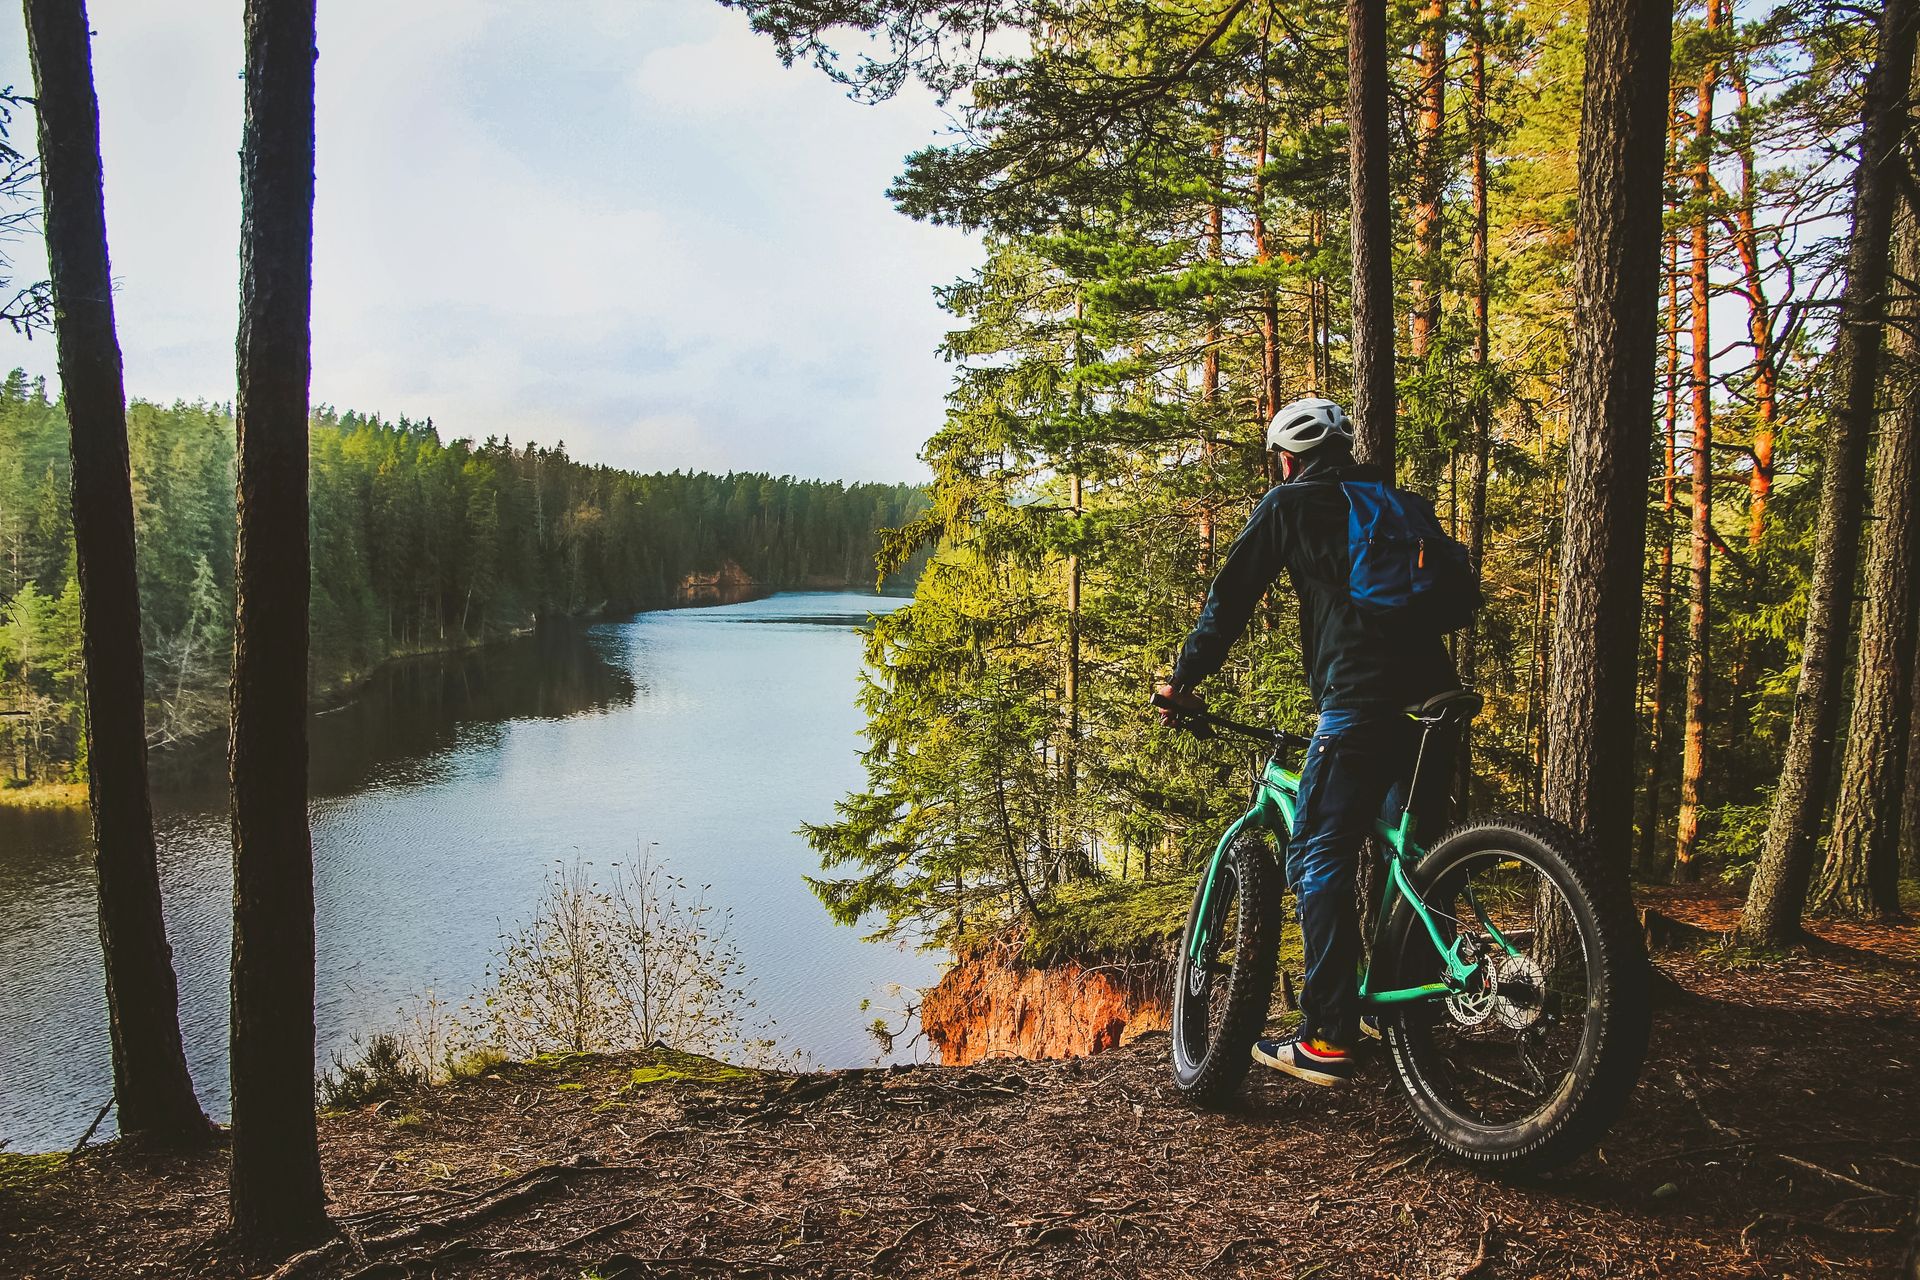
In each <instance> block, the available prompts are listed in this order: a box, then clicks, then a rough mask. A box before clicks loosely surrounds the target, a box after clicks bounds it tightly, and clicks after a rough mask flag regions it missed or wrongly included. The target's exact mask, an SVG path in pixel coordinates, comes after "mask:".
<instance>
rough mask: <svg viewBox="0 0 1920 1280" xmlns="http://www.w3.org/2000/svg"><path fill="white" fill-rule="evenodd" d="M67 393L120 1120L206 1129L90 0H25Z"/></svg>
mask: <svg viewBox="0 0 1920 1280" xmlns="http://www.w3.org/2000/svg"><path fill="white" fill-rule="evenodd" d="M26 26H27V45H28V52H29V55H30V57H31V59H32V63H33V82H34V100H35V113H36V115H37V116H38V117H39V125H40V166H41V182H42V185H43V188H44V191H45V199H44V218H45V226H46V246H47V266H48V271H49V274H50V277H51V283H52V288H53V327H54V341H55V345H56V346H57V348H58V354H59V360H60V386H61V403H62V405H63V407H64V408H65V409H66V414H67V423H68V426H69V428H70V431H71V436H70V439H71V448H72V456H73V499H72V500H73V541H74V551H75V561H76V567H77V574H78V578H79V583H80V619H81V643H82V646H83V652H84V654H85V664H86V671H85V689H86V702H87V803H88V806H89V808H90V809H91V810H92V815H93V834H94V846H95V850H96V852H95V856H94V868H95V871H96V872H97V876H98V880H99V923H100V950H101V954H102V956H103V957H104V959H105V961H106V980H107V1028H108V1034H109V1040H110V1042H111V1044H112V1046H113V1096H114V1101H115V1102H116V1103H117V1105H118V1107H119V1122H120V1132H121V1133H122V1134H123V1135H125V1136H127V1137H129V1138H136V1139H142V1140H146V1141H149V1142H153V1143H159V1144H169V1145H171V1144H182V1143H191V1142H200V1141H204V1140H206V1139H207V1138H208V1137H209V1136H210V1134H211V1132H212V1128H211V1126H210V1125H209V1124H208V1123H207V1118H206V1116H205V1115H204V1114H203V1113H202V1112H201V1110H200V1104H199V1102H198V1101H197V1100H195V1098H194V1096H193V1081H192V1080H191V1079H190V1078H189V1077H188V1074H187V1059H186V1053H185V1051H184V1050H183V1049H182V1046H181V1041H180V1014H179V1003H180V1001H179V989H178V986H177V984H176V982H175V978H174V972H173V952H172V950H171V949H170V948H169V947H168V946H167V930H166V921H165V919H164V918H163V916H162V914H161V904H160V874H159V869H158V867H157V865H156V863H155V851H154V841H153V809H152V804H151V801H150V799H149V796H148V792H147V728H146V655H145V652H144V650H143V648H142V645H141V639H140V584H139V581H138V576H137V574H136V571H135V563H134V533H133V485H132V476H131V472H130V469H129V464H128V455H127V418H126V391H125V384H124V381H123V377H122V372H121V364H120V341H119V338H118V336H117V334H116V332H115V329H114V318H113V287H112V280H113V273H112V271H111V269H110V267H109V265H108V257H107V222H106V205H105V201H104V199H103V197H102V192H101V170H100V111H99V105H98V102H97V101H96V99H95V97H94V90H93V53H92V49H91V47H90V45H89V37H88V29H87V12H86V6H85V5H84V4H83V3H82V0H26Z"/></svg>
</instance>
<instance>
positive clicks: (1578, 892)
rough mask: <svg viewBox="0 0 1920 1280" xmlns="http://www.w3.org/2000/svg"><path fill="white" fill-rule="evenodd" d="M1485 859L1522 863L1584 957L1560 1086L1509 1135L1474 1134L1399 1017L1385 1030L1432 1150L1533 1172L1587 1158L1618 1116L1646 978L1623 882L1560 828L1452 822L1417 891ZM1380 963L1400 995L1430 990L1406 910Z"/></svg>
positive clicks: (1403, 907)
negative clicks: (1559, 903) (1564, 914)
mask: <svg viewBox="0 0 1920 1280" xmlns="http://www.w3.org/2000/svg"><path fill="white" fill-rule="evenodd" d="M1489 852H1507V853H1512V854H1516V855H1519V856H1520V857H1521V858H1523V859H1524V860H1526V861H1528V862H1531V863H1532V864H1533V865H1534V867H1535V868H1536V870H1538V871H1539V872H1540V873H1541V874H1543V875H1544V876H1545V877H1546V879H1547V880H1549V881H1550V882H1551V883H1552V884H1553V885H1554V887H1555V888H1556V889H1558V890H1559V893H1560V895H1561V897H1563V898H1564V899H1565V900H1566V902H1567V903H1568V904H1569V906H1570V908H1571V913H1572V915H1573V918H1574V922H1575V925H1576V927H1577V929H1578V931H1579V933H1580V936H1581V941H1582V943H1583V944H1584V946H1585V949H1586V957H1587V962H1586V963H1587V983H1588V1000H1587V1009H1586V1012H1585V1026H1584V1029H1583V1034H1582V1039H1581V1044H1580V1048H1579V1050H1578V1051H1577V1053H1576V1055H1575V1057H1574V1062H1573V1066H1572V1068H1571V1069H1570V1071H1569V1072H1568V1077H1569V1079H1568V1082H1567V1083H1566V1084H1565V1085H1563V1086H1562V1087H1561V1090H1560V1093H1559V1096H1557V1097H1556V1098H1555V1099H1554V1100H1553V1101H1551V1102H1549V1103H1548V1104H1547V1106H1546V1107H1545V1108H1544V1109H1543V1110H1541V1111H1539V1112H1537V1113H1535V1114H1534V1115H1531V1116H1528V1117H1526V1118H1525V1119H1523V1120H1520V1121H1518V1122H1516V1123H1514V1124H1510V1125H1486V1124H1477V1123H1474V1122H1473V1121H1472V1120H1471V1119H1470V1118H1468V1117H1464V1116H1462V1115H1460V1114H1458V1113H1457V1112H1455V1111H1454V1110H1452V1109H1450V1108H1449V1107H1448V1106H1447V1105H1446V1103H1445V1101H1444V1100H1443V1099H1442V1098H1441V1097H1440V1096H1438V1093H1439V1091H1438V1090H1437V1089H1436V1088H1435V1087H1433V1086H1432V1085H1431V1084H1430V1083H1429V1072H1428V1070H1427V1067H1428V1066H1429V1064H1428V1063H1425V1062H1423V1061H1422V1052H1423V1050H1422V1041H1421V1039H1420V1037H1419V1036H1417V1035H1414V1034H1411V1033H1410V1032H1409V1029H1408V1026H1407V1024H1406V1023H1405V1022H1403V1021H1402V1020H1401V1019H1400V1018H1399V1017H1389V1018H1387V1019H1386V1020H1385V1025H1384V1027H1383V1030H1384V1032H1385V1039H1386V1043H1387V1049H1388V1053H1389V1055H1390V1057H1391V1059H1392V1061H1393V1065H1394V1071H1395V1073H1396V1074H1397V1075H1398V1076H1399V1078H1400V1082H1401V1084H1402V1086H1403V1087H1405V1089H1406V1091H1407V1094H1408V1097H1409V1099H1410V1100H1411V1102H1412V1104H1413V1113H1414V1117H1415V1119H1416V1120H1417V1121H1418V1122H1419V1124H1420V1127H1421V1128H1423V1129H1424V1130H1426V1132H1427V1133H1428V1135H1429V1136H1431V1137H1432V1138H1433V1140H1434V1141H1435V1142H1437V1143H1439V1144H1440V1146H1441V1147H1443V1148H1444V1149H1445V1150H1447V1151H1448V1152H1449V1153H1451V1154H1452V1155H1454V1156H1456V1157H1458V1158H1459V1159H1462V1160H1465V1161H1468V1162H1470V1163H1473V1164H1476V1165H1482V1166H1491V1167H1494V1168H1498V1169H1502V1170H1506V1171H1511V1172H1514V1173H1538V1172H1543V1171H1546V1170H1549V1169H1552V1168H1555V1167H1557V1166H1560V1165H1563V1164H1566V1163H1568V1162H1569V1161H1571V1160H1574V1159H1577V1158H1578V1157H1579V1156H1580V1155H1582V1154H1583V1153H1585V1152H1586V1151H1588V1150H1590V1149H1591V1148H1592V1147H1593V1146H1594V1145H1595V1144H1596V1143H1598V1142H1599V1141H1600V1139H1601V1138H1602V1137H1603V1136H1604V1135H1605V1133H1606V1131H1607V1129H1608V1127H1609V1126H1610V1125H1612V1124H1613V1122H1614V1121H1615V1120H1616V1119H1618V1118H1619V1115H1620V1113H1621V1111H1622V1110H1623V1109H1624V1108H1625V1106H1626V1103H1627V1099H1628V1097H1629V1095H1630V1094H1631V1093H1632V1092H1633V1087H1634V1084H1635V1083H1636V1082H1637V1081H1638V1080H1639V1078H1640V1071H1641V1068H1642V1066H1643V1065H1644V1063H1645V1061H1646V1053H1647V1039H1648V1034H1649V1031H1650V1027H1651V1016H1650V1010H1649V1001H1648V979H1649V968H1648V963H1647V956H1646V950H1645V946H1644V941H1643V939H1642V937H1641V934H1640V931H1639V929H1638V928H1637V927H1636V922H1635V920H1634V916H1633V908H1632V903H1631V901H1630V899H1629V897H1628V894H1627V889H1626V886H1625V884H1624V883H1622V882H1621V881H1622V877H1621V876H1620V875H1619V874H1618V873H1615V872H1610V871H1609V870H1607V869H1606V868H1604V867H1603V865H1602V862H1601V859H1600V857H1599V856H1598V854H1597V852H1596V851H1595V850H1594V848H1593V846H1592V845H1591V844H1590V843H1589V842H1588V841H1587V840H1586V839H1585V838H1584V837H1582V836H1580V835H1578V834H1576V833H1575V832H1574V831H1572V830H1571V829H1569V828H1567V827H1565V826H1563V825H1561V824H1559V823H1556V822H1551V821H1548V820H1547V819H1544V818H1538V817H1532V816H1520V815H1508V814H1501V815H1493V816H1488V817H1483V818H1475V819H1471V820H1468V821H1466V822H1463V823H1460V824H1459V825H1457V826H1455V827H1453V828H1452V829H1451V830H1450V831H1448V832H1447V833H1446V834H1445V835H1444V836H1442V837H1441V838H1440V840H1439V841H1438V842H1436V843H1435V844H1434V846H1433V850H1432V852H1430V853H1429V854H1428V855H1427V856H1426V857H1425V858H1424V859H1422V860H1421V862H1420V865H1419V866H1418V867H1417V868H1416V869H1415V870H1414V872H1413V877H1412V878H1413V881H1414V884H1415V885H1416V886H1417V887H1418V888H1419V889H1420V890H1421V891H1422V893H1423V894H1424V893H1425V892H1426V891H1427V889H1428V888H1429V887H1430V886H1433V885H1435V884H1438V883H1441V882H1442V881H1444V880H1445V879H1446V877H1447V876H1448V875H1449V873H1451V872H1455V871H1457V870H1459V869H1460V868H1461V867H1462V866H1463V865H1466V864H1468V863H1470V862H1471V860H1472V859H1473V858H1474V857H1475V856H1476V855H1484V854H1487V853H1489ZM1385 953H1386V955H1387V956H1388V957H1393V958H1396V959H1397V961H1398V963H1397V965H1396V967H1395V972H1396V973H1397V974H1398V975H1399V983H1400V984H1407V985H1411V984H1413V983H1416V982H1423V981H1430V980H1432V977H1433V974H1432V968H1433V963H1434V954H1433V944H1432V942H1431V940H1430V939H1429V938H1428V937H1427V934H1426V929H1425V927H1424V926H1423V925H1422V924H1421V923H1420V920H1419V918H1418V917H1417V916H1416V915H1415V914H1414V912H1413V909H1412V908H1411V907H1410V906H1408V905H1407V903H1406V902H1405V901H1404V900H1403V901H1402V902H1401V903H1400V904H1399V906H1398V907H1397V908H1396V909H1395V913H1394V917H1393V921H1392V923H1391V925H1390V928H1389V932H1388V934H1387V946H1386V949H1385Z"/></svg>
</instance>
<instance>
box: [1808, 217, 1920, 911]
mask: <svg viewBox="0 0 1920 1280" xmlns="http://www.w3.org/2000/svg"><path fill="white" fill-rule="evenodd" d="M1914 215H1915V210H1914V205H1913V202H1912V200H1911V198H1910V197H1909V198H1907V199H1903V200H1902V201H1901V206H1900V211H1899V214H1898V220H1897V226H1896V229H1895V233H1894V250H1893V274H1894V279H1895V281H1896V282H1898V283H1896V286H1895V291H1894V297H1893V299H1891V300H1890V301H1889V305H1888V316H1887V319H1888V324H1887V339H1886V341H1887V356H1888V361H1887V363H1888V365H1889V372H1890V374H1891V379H1890V381H1891V382H1892V384H1893V387H1894V395H1893V396H1892V397H1891V402H1892V404H1893V409H1892V410H1891V411H1890V412H1889V413H1888V414H1887V415H1886V417H1885V418H1884V419H1883V427H1882V430H1881V432H1880V444H1879V448H1878V450H1877V451H1876V453H1875V455H1874V464H1873V515H1874V519H1873V521H1872V523H1871V528H1872V541H1871V548H1870V550H1869V551H1868V553H1867V581H1866V604H1865V607H1864V608H1863V610H1862V612H1861V616H1860V644H1859V653H1858V657H1857V658H1856V664H1857V673H1856V674H1855V676H1854V686H1853V712H1852V718H1851V720H1850V721H1849V722H1848V725H1847V736H1846V750H1845V752H1844V754H1843V755H1842V757H1841V762H1840V800H1839V804H1838V807H1837V808H1836V809H1835V810H1834V815H1833V836H1832V839H1831V840H1830V841H1829V842H1828V846H1827V861H1826V869H1825V871H1824V873H1823V874H1822V876H1821V883H1820V892H1819V894H1818V901H1817V904H1816V905H1817V907H1818V908H1819V909H1820V910H1821V911H1824V912H1827V913H1830V914H1834V915H1845V916H1855V917H1867V916H1876V917H1879V918H1881V919H1895V918H1898V917H1899V915H1900V914H1901V912H1900V808H1901V803H1902V801H1903V800H1904V799H1905V798H1906V797H1905V791H1906V772H1907V759H1906V753H1907V738H1908V732H1909V721H1910V720H1911V718H1912V710H1913V704H1912V699H1913V678H1914V607H1915V604H1916V597H1920V591H1916V583H1915V581H1914V573H1915V561H1916V559H1920V500H1916V494H1915V493H1914V486H1915V485H1917V484H1920V386H1917V385H1916V381H1915V378H1914V374H1915V372H1916V371H1920V358H1917V357H1920V340H1916V337H1915V328H1914V326H1915V325H1916V323H1920V311H1917V310H1916V308H1915V307H1914V305H1913V302H1914V298H1913V293H1912V283H1911V282H1913V281H1915V280H1920V225H1916V222H1915V216H1914Z"/></svg>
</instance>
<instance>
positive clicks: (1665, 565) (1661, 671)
mask: <svg viewBox="0 0 1920 1280" xmlns="http://www.w3.org/2000/svg"><path fill="white" fill-rule="evenodd" d="M1666 330H1667V342H1666V363H1665V372H1664V375H1663V376H1664V379H1665V386H1664V389H1663V393H1662V394H1663V396H1664V402H1665V410H1664V412H1663V413H1662V415H1661V420H1660V441H1661V477H1662V479H1661V488H1660V570H1659V576H1658V577H1657V578H1656V579H1655V581H1654V624H1653V625H1654V631H1653V678H1652V691H1651V697H1650V698H1649V702H1650V704H1651V705H1650V706H1649V707H1648V711H1647V737H1648V741H1647V820H1646V823H1645V825H1643V826H1642V827H1641V828H1640V855H1639V864H1640V866H1641V868H1642V869H1643V870H1651V868H1652V863H1653V846H1654V842H1655V841H1656V840H1657V839H1658V835H1659V831H1660V793H1661V792H1662V791H1663V790H1664V788H1663V787H1662V785H1661V783H1662V781H1663V779H1664V778H1665V777H1666V769H1665V767H1664V766H1665V764H1666V761H1665V758H1664V757H1665V755H1666V745H1667V668H1668V666H1669V665H1670V664H1669V659H1668V652H1667V650H1668V647H1669V641H1670V638H1671V632H1672V630H1673V525H1674V511H1675V509H1676V508H1677V507H1678V506H1679V487H1680V477H1679V474H1678V473H1679V466H1680V456H1679V455H1680V449H1679V438H1678V436H1679V429H1680V241H1679V239H1678V237H1675V236H1669V237H1667V323H1666Z"/></svg>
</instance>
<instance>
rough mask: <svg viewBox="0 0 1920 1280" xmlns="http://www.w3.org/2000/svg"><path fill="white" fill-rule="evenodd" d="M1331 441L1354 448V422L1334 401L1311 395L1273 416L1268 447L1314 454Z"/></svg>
mask: <svg viewBox="0 0 1920 1280" xmlns="http://www.w3.org/2000/svg"><path fill="white" fill-rule="evenodd" d="M1329 440H1338V441H1340V442H1342V443H1344V444H1345V445H1347V446H1348V447H1349V448H1351V447H1352V446H1353V420H1352V419H1350V418H1348V417H1347V411H1346V410H1345V409H1342V408H1341V407H1340V406H1339V405H1337V404H1335V403H1334V402H1333V401H1331V400H1322V399H1320V398H1318V397H1317V396H1309V397H1307V398H1306V399H1305V400H1295V401H1294V402H1293V403H1292V404H1290V405H1288V406H1287V407H1286V408H1284V409H1282V410H1281V411H1280V412H1278V413H1276V414H1274V415H1273V421H1272V423H1270V424H1269V425H1268V427H1267V448H1269V449H1285V450H1286V451H1287V452H1288V453H1311V452H1312V451H1313V450H1315V449H1318V448H1319V447H1320V446H1321V445H1323V444H1325V443H1327V442H1328V441H1329Z"/></svg>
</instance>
